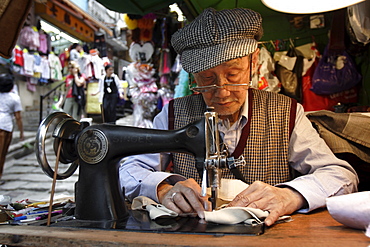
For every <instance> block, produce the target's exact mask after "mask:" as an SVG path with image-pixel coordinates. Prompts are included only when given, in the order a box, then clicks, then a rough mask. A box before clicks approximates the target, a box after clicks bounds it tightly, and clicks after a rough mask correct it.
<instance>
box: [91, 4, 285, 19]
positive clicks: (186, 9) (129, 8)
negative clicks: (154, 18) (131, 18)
mask: <svg viewBox="0 0 370 247" xmlns="http://www.w3.org/2000/svg"><path fill="white" fill-rule="evenodd" d="M97 1H98V2H100V3H101V4H103V5H104V6H105V7H107V8H108V9H111V10H114V11H117V12H120V13H128V14H138V15H145V14H147V13H151V12H156V11H159V10H161V9H163V8H166V7H167V6H169V5H171V4H173V3H177V4H178V5H179V7H180V9H181V10H182V11H183V13H184V15H185V16H186V18H187V19H188V20H190V21H191V20H193V19H194V17H196V16H198V15H199V14H200V13H201V12H202V11H203V10H204V9H206V8H208V7H213V8H215V9H216V10H221V9H231V8H236V7H244V8H249V9H253V10H255V11H257V12H259V13H261V15H262V16H271V15H279V14H280V15H281V13H279V12H276V11H274V10H271V9H269V8H267V7H266V6H265V5H263V3H262V2H261V0H150V1H148V0H97Z"/></svg>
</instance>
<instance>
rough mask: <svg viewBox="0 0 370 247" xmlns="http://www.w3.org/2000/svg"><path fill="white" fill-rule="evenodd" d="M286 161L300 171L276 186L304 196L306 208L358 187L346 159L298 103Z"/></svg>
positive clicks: (353, 190)
mask: <svg viewBox="0 0 370 247" xmlns="http://www.w3.org/2000/svg"><path fill="white" fill-rule="evenodd" d="M288 162H289V164H290V166H291V167H292V168H293V169H294V170H296V171H298V172H299V173H301V174H305V175H302V176H299V177H297V178H295V179H294V180H292V181H290V182H287V183H283V184H280V185H278V186H282V185H283V186H289V187H291V188H294V189H295V190H296V191H298V192H299V193H301V195H302V196H303V197H304V198H305V199H306V201H307V203H308V208H305V209H301V210H300V211H299V212H309V211H312V210H314V209H316V208H320V207H324V206H325V205H326V198H327V197H331V196H336V195H343V194H348V193H351V192H355V191H357V185H358V177H357V175H356V172H355V170H354V169H353V168H352V166H350V165H349V164H348V163H347V162H346V161H344V160H340V159H338V158H337V157H336V156H335V155H334V154H333V152H332V151H331V150H330V148H329V147H328V146H327V145H326V143H325V141H324V140H323V139H322V138H321V137H320V136H319V134H318V133H317V131H316V130H315V129H314V128H313V126H312V124H311V122H310V121H309V120H308V118H307V117H306V116H305V115H304V110H303V107H302V105H300V104H298V106H297V115H296V121H295V127H294V129H293V132H292V136H291V139H290V144H289V161H288Z"/></svg>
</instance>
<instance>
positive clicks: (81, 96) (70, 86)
mask: <svg viewBox="0 0 370 247" xmlns="http://www.w3.org/2000/svg"><path fill="white" fill-rule="evenodd" d="M65 82H66V100H65V102H64V106H63V110H64V111H65V112H66V113H68V114H69V115H71V116H72V117H73V118H74V119H76V120H78V121H79V120H80V119H81V115H82V113H84V111H85V104H86V95H85V87H86V80H85V76H84V75H83V74H81V73H80V66H79V65H78V64H77V62H75V61H70V62H69V63H68V75H67V77H66V81H65Z"/></svg>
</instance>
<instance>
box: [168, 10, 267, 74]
mask: <svg viewBox="0 0 370 247" xmlns="http://www.w3.org/2000/svg"><path fill="white" fill-rule="evenodd" d="M262 33H263V31H262V17H261V15H260V14H259V13H257V12H255V11H253V10H250V9H244V8H236V9H225V10H221V11H216V10H215V9H213V8H208V9H205V10H204V11H203V13H202V14H200V15H199V16H197V18H195V19H194V20H193V21H192V22H191V23H189V24H188V25H186V26H185V27H184V28H182V29H180V30H178V31H177V32H176V33H174V34H173V35H172V38H171V43H172V46H173V48H174V49H175V50H176V52H177V53H179V54H180V55H181V63H182V66H183V68H184V70H185V71H187V72H189V73H198V72H200V71H204V70H207V69H210V68H213V67H215V66H218V65H220V64H221V63H224V62H226V61H229V60H232V59H235V58H238V57H244V56H247V55H249V54H251V53H253V52H254V51H255V50H256V49H257V46H258V43H257V41H258V40H259V39H260V38H261V37H262Z"/></svg>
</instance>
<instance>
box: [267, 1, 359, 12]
mask: <svg viewBox="0 0 370 247" xmlns="http://www.w3.org/2000/svg"><path fill="white" fill-rule="evenodd" d="M261 1H262V3H263V4H264V5H266V6H267V7H269V8H270V9H273V10H276V11H279V12H284V13H290V14H313V13H321V12H327V11H332V10H337V9H341V8H346V7H348V6H351V5H354V4H357V3H360V2H363V1H365V0H261Z"/></svg>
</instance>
